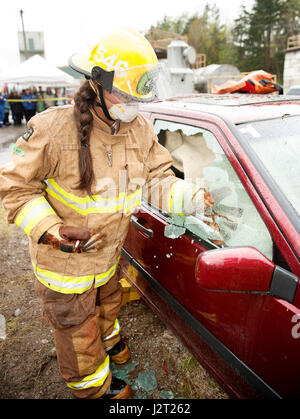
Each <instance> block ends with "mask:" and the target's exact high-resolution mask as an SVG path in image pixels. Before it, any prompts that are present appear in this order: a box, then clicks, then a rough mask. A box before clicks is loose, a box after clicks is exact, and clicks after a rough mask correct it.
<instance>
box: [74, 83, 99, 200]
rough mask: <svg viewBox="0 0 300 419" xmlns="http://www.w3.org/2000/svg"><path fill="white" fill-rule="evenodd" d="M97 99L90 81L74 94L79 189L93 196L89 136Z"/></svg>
mask: <svg viewBox="0 0 300 419" xmlns="http://www.w3.org/2000/svg"><path fill="white" fill-rule="evenodd" d="M95 100H96V93H95V92H94V90H93V89H92V88H91V86H90V84H89V82H88V81H85V82H84V83H83V84H82V85H81V87H80V88H79V89H78V91H77V92H76V94H75V96H74V102H75V106H74V117H75V121H76V127H77V136H78V140H79V143H80V146H81V147H80V148H79V173H80V181H79V185H78V187H77V189H85V190H86V191H87V192H88V194H89V195H90V196H91V195H92V193H91V185H92V182H93V180H94V172H93V163H92V156H91V152H90V147H89V138H90V133H91V129H92V122H93V115H92V113H91V111H90V109H89V108H90V107H91V106H92V105H93V103H94V102H95Z"/></svg>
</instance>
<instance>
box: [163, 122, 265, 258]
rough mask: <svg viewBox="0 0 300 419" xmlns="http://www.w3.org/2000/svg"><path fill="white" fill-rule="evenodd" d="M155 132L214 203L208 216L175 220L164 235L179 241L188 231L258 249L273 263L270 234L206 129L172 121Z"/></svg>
mask: <svg viewBox="0 0 300 419" xmlns="http://www.w3.org/2000/svg"><path fill="white" fill-rule="evenodd" d="M155 130H156V133H157V135H158V138H159V139H160V138H162V139H163V145H164V146H165V147H166V148H167V149H168V150H169V152H170V154H171V156H172V158H173V161H174V167H175V168H176V169H177V170H178V171H179V172H182V173H183V175H184V180H185V181H186V182H188V183H191V184H193V185H197V186H199V188H205V189H206V190H207V191H208V192H209V193H210V195H211V198H212V200H213V202H214V205H213V208H208V209H207V210H206V212H205V213H200V214H197V213H195V214H193V215H189V216H179V215H172V217H171V223H170V225H169V226H167V227H166V228H165V235H166V236H167V237H169V238H177V237H180V235H182V234H184V231H185V230H189V231H191V232H192V233H194V234H196V235H197V236H199V237H200V238H201V239H203V240H206V241H209V242H212V243H214V244H215V245H217V246H220V247H226V246H253V247H255V248H257V249H258V250H259V251H260V252H262V253H263V254H264V255H265V256H267V257H268V258H269V259H271V260H272V257H273V245H272V239H271V237H270V234H269V231H268V229H267V228H266V226H265V224H264V222H263V220H262V219H261V217H260V215H259V213H258V211H257V210H256V208H255V206H254V204H253V202H252V201H251V199H250V197H249V195H248V193H247V191H246V190H245V188H244V186H243V184H242V183H241V181H240V179H239V177H238V176H237V174H236V172H235V171H234V169H233V167H232V166H231V164H230V162H229V160H228V158H227V156H226V154H225V153H224V151H223V149H222V147H221V146H220V144H219V143H218V141H217V139H216V137H215V136H214V135H213V134H212V133H211V132H210V131H208V130H205V129H203V128H199V127H195V126H191V125H186V124H179V123H175V122H171V121H162V120H157V121H156V122H155Z"/></svg>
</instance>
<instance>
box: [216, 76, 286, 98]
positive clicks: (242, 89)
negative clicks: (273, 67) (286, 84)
mask: <svg viewBox="0 0 300 419" xmlns="http://www.w3.org/2000/svg"><path fill="white" fill-rule="evenodd" d="M273 92H278V93H279V94H282V93H283V88H282V87H281V86H279V85H278V84H276V83H274V82H273V81H272V74H270V73H267V72H266V71H264V70H257V71H252V72H251V73H249V74H248V75H247V76H245V77H243V78H242V79H241V80H239V81H234V80H228V81H227V82H225V83H224V84H222V85H220V86H217V85H213V86H212V93H214V94H217V95H222V94H224V93H257V94H266V93H273Z"/></svg>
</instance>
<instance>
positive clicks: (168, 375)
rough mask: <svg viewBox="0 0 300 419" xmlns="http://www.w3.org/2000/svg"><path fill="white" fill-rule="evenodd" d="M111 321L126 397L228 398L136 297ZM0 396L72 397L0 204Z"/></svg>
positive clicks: (22, 242) (17, 235)
mask: <svg viewBox="0 0 300 419" xmlns="http://www.w3.org/2000/svg"><path fill="white" fill-rule="evenodd" d="M119 320H120V323H121V326H122V336H123V338H124V340H125V341H126V342H127V343H128V345H129V347H130V349H131V352H132V359H131V361H130V362H129V363H128V364H126V365H124V366H122V367H118V368H117V367H115V366H114V365H112V369H113V370H114V374H116V375H117V376H119V377H120V378H123V379H125V380H126V381H127V382H129V383H130V384H131V386H132V389H133V395H132V398H133V399H138V398H142V399H147V398H148V399H160V398H161V399H163V398H165V399H167V398H187V399H193V398H196V399H226V398H228V396H227V395H226V393H224V391H223V390H222V389H221V388H220V387H219V386H218V384H217V383H216V382H215V381H214V380H213V379H212V378H211V377H210V375H208V373H207V372H206V371H205V370H204V369H203V368H202V367H201V365H200V364H199V363H198V362H197V361H196V360H195V359H194V358H193V357H192V355H191V354H190V353H189V352H188V351H187V350H186V349H185V348H184V346H183V345H182V344H181V343H180V342H179V341H178V340H177V339H176V337H175V336H174V335H173V334H172V333H171V332H170V331H169V330H168V329H167V328H166V327H165V325H164V324H163V323H162V322H161V321H160V320H159V318H158V317H157V316H156V315H154V314H153V312H152V311H151V310H150V309H149V308H148V306H147V305H146V304H145V303H144V302H143V301H142V300H137V301H131V302H130V303H127V304H126V305H124V306H123V307H122V309H121V315H120V317H119ZM1 324H2V337H1ZM3 325H4V326H5V329H3ZM0 398H1V399H12V398H14V399H69V398H72V396H71V395H70V393H69V392H68V390H67V388H66V386H65V384H64V382H63V380H62V379H61V377H60V375H59V371H58V366H57V360H56V357H55V347H54V340H53V333H52V331H51V329H50V327H49V326H48V325H47V324H46V323H44V321H43V320H42V316H41V306H40V302H39V299H38V297H37V296H36V294H35V292H34V275H33V273H32V269H31V263H30V259H29V256H28V244H27V238H26V236H25V234H23V233H22V232H21V231H20V230H19V229H18V228H17V227H16V226H14V225H10V226H9V225H7V223H6V219H5V213H4V210H3V208H2V206H1V204H0Z"/></svg>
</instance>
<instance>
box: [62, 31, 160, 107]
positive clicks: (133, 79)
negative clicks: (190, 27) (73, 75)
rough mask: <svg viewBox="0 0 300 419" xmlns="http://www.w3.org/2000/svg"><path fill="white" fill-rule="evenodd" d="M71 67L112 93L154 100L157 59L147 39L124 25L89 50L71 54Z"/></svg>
mask: <svg viewBox="0 0 300 419" xmlns="http://www.w3.org/2000/svg"><path fill="white" fill-rule="evenodd" d="M69 66H70V67H71V68H73V69H74V70H76V71H78V72H79V73H81V74H83V75H85V76H86V78H88V79H89V78H91V79H93V80H95V81H96V82H97V83H98V84H99V85H100V86H102V87H103V88H104V89H106V90H108V91H109V92H110V93H111V92H112V91H115V92H116V93H121V94H123V95H125V96H127V97H128V98H131V99H133V100H137V101H151V100H153V97H154V84H155V80H156V78H157V72H158V68H159V64H158V59H157V57H156V54H155V52H154V50H153V48H152V46H151V45H150V43H149V42H148V41H147V39H146V38H145V37H144V36H143V35H141V34H140V33H139V32H137V31H135V30H133V29H129V28H124V27H122V28H118V29H115V30H114V31H112V32H110V33H108V34H107V35H105V36H103V37H102V38H101V39H100V40H99V42H97V44H96V45H95V46H93V47H92V48H90V49H89V50H88V51H85V52H84V53H83V54H74V55H72V56H71V57H70V59H69Z"/></svg>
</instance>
